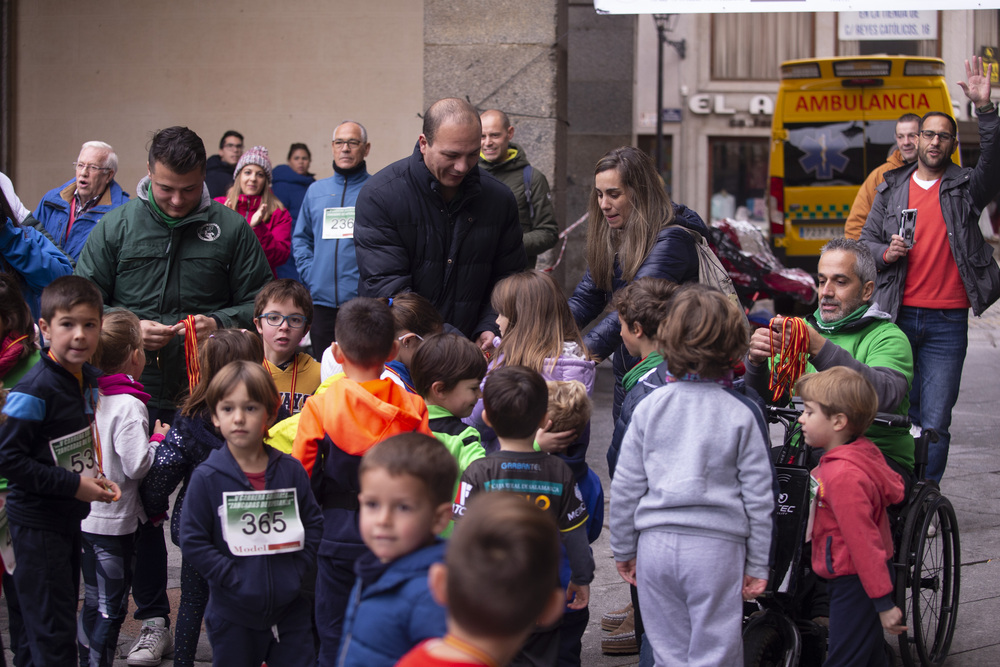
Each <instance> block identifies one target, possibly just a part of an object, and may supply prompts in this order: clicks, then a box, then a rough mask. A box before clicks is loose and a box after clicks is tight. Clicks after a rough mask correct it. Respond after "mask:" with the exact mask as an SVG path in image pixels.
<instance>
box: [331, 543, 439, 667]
mask: <svg viewBox="0 0 1000 667" xmlns="http://www.w3.org/2000/svg"><path fill="white" fill-rule="evenodd" d="M444 548H445V543H444V542H442V541H437V542H435V543H434V544H432V545H430V546H427V547H424V548H423V549H418V550H417V551H414V552H412V553H409V554H406V555H405V556H403V557H401V558H398V559H396V560H394V561H392V562H391V563H388V564H383V563H380V562H379V560H378V558H377V557H375V555H374V554H371V553H367V554H365V555H363V556H361V557H360V558H358V562H357V563H356V564H355V566H354V569H355V571H356V572H357V574H358V578H357V580H356V581H355V582H354V588H353V589H352V590H351V598H350V601H349V602H348V603H347V614H346V615H345V616H344V634H343V635H342V636H341V640H340V651H339V654H338V657H337V665H338V667H392V666H393V665H395V664H396V663H397V662H399V659H400V658H402V657H403V655H404V654H405V653H406V652H407V651H409V650H410V649H411V648H413V647H414V646H416V645H417V644H419V643H420V642H422V641H423V640H425V639H430V638H432V637H443V636H444V633H445V632H446V631H447V629H448V628H447V625H446V622H445V620H446V618H445V617H446V612H445V609H444V607H442V606H441V605H439V604H438V603H437V602H435V600H434V598H433V597H431V592H430V589H429V588H428V586H427V571H428V570H429V569H430V567H431V565H433V564H434V563H441V562H444Z"/></svg>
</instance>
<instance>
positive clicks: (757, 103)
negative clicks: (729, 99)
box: [688, 93, 774, 116]
mask: <svg viewBox="0 0 1000 667" xmlns="http://www.w3.org/2000/svg"><path fill="white" fill-rule="evenodd" d="M688 109H690V110H691V113H696V114H699V115H705V114H710V113H716V114H721V115H732V114H734V113H736V111H737V109H734V108H731V107H728V106H726V96H725V95H708V94H704V93H702V94H698V95H692V96H691V99H689V100H688ZM740 111H747V112H748V113H750V114H754V115H757V114H761V115H768V116H769V115H771V114H772V113H774V100H772V99H771V98H770V97H769V96H767V95H754V96H753V97H751V98H750V102H749V103H748V104H747V108H746V109H740Z"/></svg>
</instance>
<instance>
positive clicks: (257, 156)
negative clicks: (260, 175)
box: [233, 146, 271, 181]
mask: <svg viewBox="0 0 1000 667" xmlns="http://www.w3.org/2000/svg"><path fill="white" fill-rule="evenodd" d="M248 164H255V165H257V166H258V167H260V168H261V169H263V170H264V173H265V174H267V180H268V181H270V180H271V160H270V159H269V158H268V157H267V149H266V148H264V147H263V146H254V147H253V148H251V149H250V150H248V151H246V152H244V153H243V155H241V156H240V161H239V162H237V163H236V171H234V172H233V178H237V177H238V176H239V175H240V170H241V169H243V167H245V166H247V165H248Z"/></svg>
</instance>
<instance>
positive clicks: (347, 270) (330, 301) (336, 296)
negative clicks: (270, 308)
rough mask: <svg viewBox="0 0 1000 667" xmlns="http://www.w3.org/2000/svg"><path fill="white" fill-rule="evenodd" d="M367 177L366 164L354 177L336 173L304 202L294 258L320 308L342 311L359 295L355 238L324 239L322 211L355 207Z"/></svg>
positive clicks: (317, 185)
mask: <svg viewBox="0 0 1000 667" xmlns="http://www.w3.org/2000/svg"><path fill="white" fill-rule="evenodd" d="M368 178H369V174H368V171H367V170H366V169H365V168H364V166H363V165H362V168H361V170H360V171H358V172H357V173H354V174H348V175H344V174H340V173H336V174H334V175H333V176H331V177H330V178H324V179H322V180H319V181H316V182H315V183H313V184H312V185H310V186H309V189H308V190H306V195H305V198H304V199H303V200H302V208H301V209H300V210H299V217H298V219H297V220H296V221H295V230H294V231H293V232H292V256H293V257H294V258H295V268H296V269H298V272H299V277H300V279H301V280H302V284H303V285H305V286H306V289H308V290H309V294H311V295H312V300H313V303H315V304H318V305H320V306H326V307H327V308H339V307H340V306H342V305H343V304H345V303H346V302H348V301H350V300H351V299H353V298H354V297H356V296H357V295H358V277H359V275H360V274H359V273H358V261H357V260H356V259H355V257H354V239H352V238H351V239H324V238H323V211H324V209H328V208H340V207H345V206H354V203H355V202H356V201H357V199H358V193H360V192H361V186H362V185H364V184H365V181H367V180H368Z"/></svg>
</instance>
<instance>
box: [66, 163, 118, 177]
mask: <svg viewBox="0 0 1000 667" xmlns="http://www.w3.org/2000/svg"><path fill="white" fill-rule="evenodd" d="M73 166H74V167H76V170H77V171H78V172H80V173H81V174H86V173H87V172H88V171H111V167H98V166H97V165H96V164H85V163H83V162H74V163H73Z"/></svg>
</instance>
